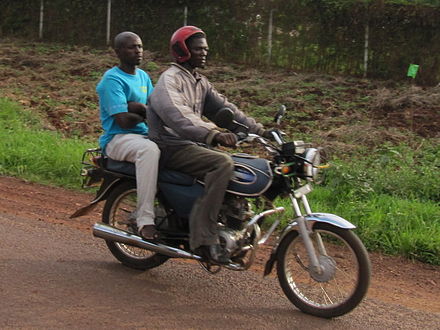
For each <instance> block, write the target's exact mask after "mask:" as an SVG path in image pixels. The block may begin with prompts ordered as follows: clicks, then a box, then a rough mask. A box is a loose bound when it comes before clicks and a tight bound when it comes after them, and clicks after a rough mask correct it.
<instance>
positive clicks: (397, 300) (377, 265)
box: [0, 177, 440, 313]
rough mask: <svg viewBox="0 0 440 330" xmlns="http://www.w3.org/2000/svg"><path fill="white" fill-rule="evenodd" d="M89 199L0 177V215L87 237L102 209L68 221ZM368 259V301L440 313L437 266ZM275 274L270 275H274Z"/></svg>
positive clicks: (264, 255) (260, 264) (262, 254)
mask: <svg viewBox="0 0 440 330" xmlns="http://www.w3.org/2000/svg"><path fill="white" fill-rule="evenodd" d="M92 198H93V194H88V193H83V192H76V191H71V190H65V189H62V188H57V187H51V186H45V185H40V184H35V183H30V182H25V181H22V180H19V179H16V178H12V177H0V200H1V201H2V202H1V204H0V214H1V213H2V214H10V215H14V216H17V217H20V218H24V219H29V221H35V220H38V221H44V222H47V223H50V224H53V225H62V226H66V227H71V228H75V229H78V230H79V231H81V232H83V233H84V234H89V233H90V230H91V229H90V228H91V226H92V225H93V224H94V223H95V222H98V221H100V216H101V209H100V208H98V209H97V210H96V211H94V212H92V213H91V215H87V216H85V217H81V218H76V219H69V216H70V215H71V214H72V213H73V212H74V211H75V210H76V209H77V208H79V207H81V206H84V205H85V204H87V202H88V201H90V200H91V199H92ZM269 253H270V246H264V247H263V248H262V249H260V251H259V254H258V256H257V260H256V262H255V264H254V265H253V266H252V267H251V270H250V271H254V272H257V273H259V274H262V273H263V269H264V264H265V262H266V260H267V259H268V256H269ZM370 258H371V261H372V269H373V271H372V273H373V275H372V283H371V286H370V289H369V292H368V298H372V299H377V300H380V301H383V302H386V303H391V304H399V305H402V306H406V307H408V308H411V309H415V310H420V311H425V312H433V313H440V299H438V297H439V295H440V267H439V266H432V265H427V264H422V263H419V262H413V261H409V260H406V259H403V258H398V257H392V256H385V255H381V254H378V253H371V254H370ZM274 273H275V271H273V273H272V274H271V275H270V276H275V274H274Z"/></svg>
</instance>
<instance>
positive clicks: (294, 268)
mask: <svg viewBox="0 0 440 330" xmlns="http://www.w3.org/2000/svg"><path fill="white" fill-rule="evenodd" d="M228 111H229V112H228ZM284 113H285V107H282V108H281V109H280V111H278V113H277V115H276V117H275V121H276V122H277V123H278V124H279V123H280V121H281V118H282V117H283V115H284ZM216 123H217V125H218V126H220V127H226V128H231V127H232V126H234V125H235V127H234V128H235V130H234V131H235V132H237V127H238V128H240V127H239V126H242V125H241V124H239V123H237V122H235V121H234V120H233V114H232V112H231V111H230V110H228V109H224V111H219V114H218V116H217V118H216ZM239 131H240V129H239ZM271 134H272V136H273V139H271V140H274V142H273V141H271V140H268V139H266V138H263V137H261V136H258V135H255V134H249V133H247V132H246V127H242V129H241V132H240V133H238V135H239V137H240V138H239V142H238V144H240V145H244V144H255V143H257V144H259V145H261V146H262V147H263V148H264V149H265V150H266V152H267V154H268V155H269V158H270V160H267V159H265V158H260V157H256V156H252V155H249V154H243V153H237V154H232V155H231V157H232V158H233V160H234V163H235V169H234V177H233V178H232V179H231V181H230V183H229V186H228V188H227V192H226V195H225V198H224V201H223V206H222V208H221V211H220V213H219V216H218V230H219V238H220V244H221V246H222V247H223V248H224V249H226V250H227V252H228V253H229V256H230V259H231V261H232V262H231V263H230V264H226V265H216V264H213V263H211V262H210V261H209V260H206V259H205V258H204V256H202V255H197V254H195V253H194V252H192V251H191V250H190V248H189V234H188V233H189V228H188V217H189V214H190V212H191V207H192V205H193V204H194V202H195V201H196V200H197V198H198V197H199V196H201V195H202V194H203V182H201V181H199V180H196V179H195V178H192V177H189V176H187V175H184V174H182V173H178V172H175V171H171V170H166V169H165V170H162V171H161V172H160V174H159V177H158V192H157V196H156V199H155V202H154V203H155V205H154V207H155V225H156V229H157V230H158V231H159V235H158V237H157V238H156V239H155V240H151V241H147V240H144V239H143V238H142V237H140V236H139V235H138V234H137V233H138V230H137V226H136V202H137V195H136V178H135V167H134V164H132V163H128V162H120V161H115V160H112V159H110V158H108V157H106V156H104V155H103V154H102V153H101V151H100V150H99V149H89V150H87V151H86V152H85V153H84V155H83V160H82V164H83V169H82V173H81V175H82V176H83V178H84V182H83V186H84V187H92V186H99V189H98V191H97V193H96V197H95V199H94V200H93V201H92V202H90V203H89V205H87V206H86V207H83V208H81V209H79V210H78V211H76V212H75V213H74V214H73V215H72V216H71V217H72V218H73V217H77V216H82V215H85V214H87V213H89V212H90V211H91V210H92V209H93V208H94V207H95V206H96V205H97V204H98V203H99V202H100V201H104V200H105V204H104V208H103V213H102V223H96V224H95V225H94V226H93V235H94V236H96V237H98V238H102V239H104V240H105V242H106V244H107V246H108V248H109V250H110V252H111V253H112V254H113V255H114V257H116V259H118V260H119V261H120V262H121V263H122V264H124V265H126V266H128V267H132V268H136V269H141V270H146V269H151V268H154V267H158V266H160V265H161V264H163V263H164V262H166V261H167V260H169V259H170V258H186V259H193V260H197V261H198V262H199V263H200V265H201V266H202V267H203V269H205V270H206V271H207V272H209V273H212V274H215V273H217V272H218V271H220V270H221V269H222V268H226V269H229V270H234V271H244V270H247V269H249V268H250V267H251V266H252V264H253V262H254V260H255V253H256V251H257V249H258V247H259V246H261V245H262V244H265V243H267V242H268V240H269V238H270V237H271V235H272V234H274V233H276V236H277V237H276V241H275V244H273V247H272V251H271V254H270V257H269V259H268V260H267V262H266V265H265V270H264V276H267V275H268V274H270V273H271V272H272V270H273V268H274V265H275V264H276V270H277V276H278V280H279V284H280V286H281V288H282V290H283V292H284V293H285V295H286V296H287V298H288V299H289V300H290V301H291V302H292V303H293V304H294V305H295V306H296V307H297V308H299V309H300V310H302V311H303V312H305V313H308V314H312V315H315V316H319V317H324V318H331V317H336V316H340V315H343V314H346V313H348V312H350V311H352V310H353V309H354V308H355V307H356V306H357V305H358V304H359V303H360V302H361V301H362V299H363V298H364V296H365V295H366V292H367V290H368V286H369V282H370V261H369V257H368V253H367V251H366V249H365V247H364V245H363V244H362V242H361V240H360V239H359V238H358V237H357V236H356V234H355V233H354V232H353V229H355V226H354V225H353V224H351V223H350V222H349V221H347V220H345V219H343V218H341V217H339V216H337V215H334V214H329V213H315V212H312V210H311V207H310V204H309V202H308V199H307V194H309V193H310V192H311V191H312V184H313V183H316V181H317V180H318V178H319V176H320V171H321V170H322V168H324V167H325V166H323V165H321V164H320V149H318V148H313V147H312V146H310V145H309V144H306V143H304V142H303V141H294V142H285V141H284V138H283V135H284V134H283V133H282V132H280V131H279V130H273V131H272V133H271ZM277 197H282V198H285V199H287V200H288V201H290V204H291V207H292V209H293V214H294V217H293V219H291V220H290V221H289V222H288V223H287V224H286V225H282V226H280V225H281V223H282V222H281V219H280V218H279V217H277V218H276V219H275V220H274V221H273V223H271V224H269V225H267V224H266V223H267V222H268V218H269V216H271V215H275V214H280V213H282V212H284V211H285V209H284V207H275V206H273V204H272V202H274V200H275V198H277ZM261 199H264V201H265V202H264V203H261V204H264V206H265V208H267V209H264V210H262V211H261V212H258V213H257V214H256V213H255V211H254V208H255V205H256V204H257V203H255V201H256V200H261ZM272 218H273V217H272ZM263 224H264V228H267V229H266V230H264V231H263V230H262V229H261V228H262V227H263ZM278 227H282V228H279V229H278ZM277 229H278V230H277ZM263 232H264V233H263Z"/></svg>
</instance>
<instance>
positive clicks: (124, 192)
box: [102, 182, 169, 270]
mask: <svg viewBox="0 0 440 330" xmlns="http://www.w3.org/2000/svg"><path fill="white" fill-rule="evenodd" d="M136 203H137V192H136V184H135V182H124V183H122V184H120V185H119V186H118V187H116V188H115V189H114V190H113V191H112V192H111V193H110V195H109V196H108V198H107V201H106V203H105V205H104V209H103V212H102V221H103V222H104V223H106V224H108V225H110V226H113V227H116V228H119V229H122V230H125V231H128V232H131V233H134V234H137V233H136V232H135V231H136V229H137V227H136V218H135V217H136ZM159 204H160V202H159V201H158V200H157V199H156V200H155V205H156V207H159V206H160V205H159ZM105 242H106V244H107V247H108V248H109V250H110V252H111V253H112V254H113V256H115V258H116V259H118V260H119V261H120V262H121V263H122V264H124V265H125V266H128V267H130V268H134V269H140V270H146V269H151V268H154V267H158V266H160V265H162V264H163V263H164V262H165V261H167V260H168V259H169V257H167V256H165V255H162V254H159V253H156V252H152V251H148V250H145V249H141V248H138V247H134V246H130V245H127V244H123V243H118V242H113V241H108V240H106V241H105Z"/></svg>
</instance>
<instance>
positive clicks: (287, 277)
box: [277, 223, 370, 318]
mask: <svg viewBox="0 0 440 330" xmlns="http://www.w3.org/2000/svg"><path fill="white" fill-rule="evenodd" d="M316 234H319V236H320V237H321V239H322V242H323V244H324V247H325V250H326V252H325V253H319V249H318V245H317V239H319V238H317V235H316ZM310 237H311V239H312V241H313V245H314V247H315V250H316V254H317V256H318V259H319V260H320V263H321V265H323V268H324V271H323V273H322V274H316V273H315V274H313V272H312V271H311V270H310V268H309V267H310V266H309V260H308V256H307V253H306V249H305V247H304V243H303V241H302V238H301V236H300V235H299V234H298V232H297V231H292V232H290V233H288V234H287V236H286V237H285V238H284V239H283V240H282V241H281V243H280V246H279V248H278V254H277V255H278V258H277V274H278V280H279V282H280V285H281V288H282V289H283V291H284V293H285V294H286V296H287V297H288V298H289V300H290V301H291V302H292V303H293V304H294V305H295V306H296V307H298V308H299V309H300V310H302V311H303V312H305V313H308V314H312V315H315V316H319V317H325V318H331V317H336V316H340V315H343V314H346V313H348V312H350V311H351V310H353V309H354V308H355V307H356V306H357V305H358V304H359V303H360V302H361V301H362V299H363V298H364V296H365V294H366V293H367V290H368V286H369V283H370V261H369V257H368V253H367V251H366V249H365V247H364V245H363V244H362V242H361V240H360V239H359V238H358V237H357V236H356V235H355V234H354V233H353V232H352V231H350V230H346V229H342V228H339V227H335V226H332V225H329V224H326V223H316V224H315V225H314V227H313V233H312V234H311V235H310Z"/></svg>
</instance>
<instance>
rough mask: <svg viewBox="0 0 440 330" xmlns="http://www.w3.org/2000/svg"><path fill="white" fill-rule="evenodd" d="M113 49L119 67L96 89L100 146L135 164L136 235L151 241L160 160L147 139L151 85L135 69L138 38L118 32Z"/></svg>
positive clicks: (139, 45) (138, 58)
mask: <svg viewBox="0 0 440 330" xmlns="http://www.w3.org/2000/svg"><path fill="white" fill-rule="evenodd" d="M114 48H115V53H116V55H117V56H118V58H119V61H120V64H119V66H115V67H113V68H111V69H109V70H108V71H107V72H105V73H104V75H103V77H102V79H101V81H100V82H99V83H98V85H97V87H96V91H97V92H98V96H99V110H100V119H101V123H102V127H103V129H104V133H103V134H102V135H101V137H100V138H99V144H100V147H101V149H102V150H103V152H104V153H105V154H106V155H108V156H109V157H110V158H112V159H115V160H119V161H127V162H132V163H134V164H135V165H136V185H137V195H138V201H137V211H136V216H137V218H136V222H137V227H138V230H139V234H140V235H141V236H142V237H143V238H145V239H149V240H151V239H153V238H154V235H155V233H156V230H155V226H154V207H153V203H154V198H155V195H156V184H157V175H158V163H159V158H160V150H159V148H158V147H157V145H156V144H155V143H154V142H152V141H151V140H149V139H148V127H147V125H146V124H145V117H146V109H147V106H146V104H147V99H148V96H149V95H150V94H151V93H152V91H153V84H152V82H151V79H150V77H149V76H148V74H147V73H146V72H145V71H143V70H141V69H139V68H138V67H137V66H138V65H139V64H140V63H141V61H142V54H143V48H142V40H141V39H140V38H139V36H138V35H136V34H135V33H133V32H122V33H119V34H118V35H117V36H116V37H115V41H114Z"/></svg>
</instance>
